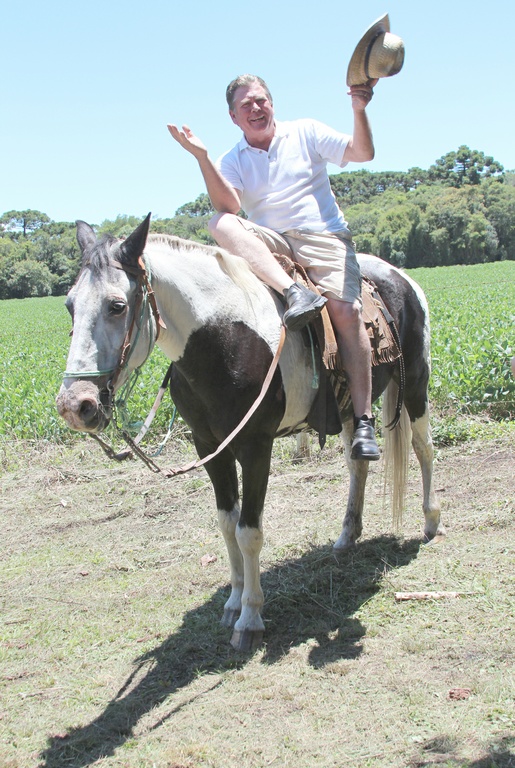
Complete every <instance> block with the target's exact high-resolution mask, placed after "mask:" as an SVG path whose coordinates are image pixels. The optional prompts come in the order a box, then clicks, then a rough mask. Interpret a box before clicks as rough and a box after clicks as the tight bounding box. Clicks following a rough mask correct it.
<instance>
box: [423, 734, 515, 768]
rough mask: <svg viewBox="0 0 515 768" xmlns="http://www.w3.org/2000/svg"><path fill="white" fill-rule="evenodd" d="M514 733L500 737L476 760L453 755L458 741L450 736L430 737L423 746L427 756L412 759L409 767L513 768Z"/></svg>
mask: <svg viewBox="0 0 515 768" xmlns="http://www.w3.org/2000/svg"><path fill="white" fill-rule="evenodd" d="M514 746H515V734H512V735H510V736H504V737H500V738H499V740H498V741H497V742H495V743H494V744H492V745H491V746H490V748H489V749H488V754H485V755H484V756H483V757H479V758H478V759H477V760H476V759H474V760H466V759H465V760H463V759H461V758H458V757H454V756H453V753H455V752H456V751H457V750H458V748H459V744H458V742H457V741H456V740H455V739H454V738H453V737H450V736H440V737H437V738H436V739H431V740H430V741H428V742H427V743H426V744H424V746H423V750H424V752H425V753H426V755H427V757H425V758H422V759H414V760H412V761H411V762H410V764H409V768H431V766H437V765H438V766H439V767H440V768H515V752H514V750H513V748H514Z"/></svg>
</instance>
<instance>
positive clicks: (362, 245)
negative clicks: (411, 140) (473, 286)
mask: <svg viewBox="0 0 515 768" xmlns="http://www.w3.org/2000/svg"><path fill="white" fill-rule="evenodd" d="M330 179H331V187H332V190H333V193H334V195H335V197H336V199H337V200H338V203H339V205H340V207H341V208H342V210H343V211H344V215H345V218H346V219H347V220H348V222H349V226H350V229H351V232H352V234H353V237H354V239H355V241H356V246H357V249H358V250H359V251H361V252H364V253H373V254H375V255H376V256H380V257H381V258H383V259H385V260H386V261H389V262H390V263H392V264H395V265H396V266H399V267H433V266H447V265H451V264H479V263H484V262H488V261H499V260H502V259H515V172H514V171H505V170H504V168H503V166H502V165H501V164H500V163H499V162H497V161H496V160H494V159H493V158H492V157H489V156H486V155H485V154H484V153H483V152H480V151H478V150H470V149H469V148H468V147H466V146H461V147H459V148H458V150H457V151H455V152H449V153H447V154H446V155H444V156H443V157H441V158H440V159H439V160H437V161H436V162H435V163H434V164H433V165H432V166H430V168H429V169H427V170H422V169H421V168H411V169H409V170H408V171H407V172H403V171H399V172H394V171H390V172H371V171H367V170H359V171H353V172H350V173H349V172H344V173H340V174H337V175H334V176H331V177H330ZM213 213H214V211H213V208H212V206H211V201H210V200H209V197H208V196H207V195H206V194H205V193H203V194H201V195H199V196H198V197H197V199H196V200H194V201H193V202H190V203H186V204H185V205H183V206H181V207H180V208H179V209H178V210H177V211H176V212H175V215H174V216H173V217H171V218H168V219H154V220H153V221H152V224H151V231H152V232H159V233H168V234H172V235H176V236H178V237H183V238H186V239H191V240H197V241H200V242H204V243H211V242H212V241H211V239H210V235H209V233H208V230H207V223H208V221H209V218H210V217H211V216H212V215H213ZM141 220H142V219H141V218H138V217H135V216H118V217H117V218H116V219H115V220H114V221H109V220H106V221H104V222H103V223H102V224H101V225H100V226H98V227H96V230H97V232H98V234H112V235H114V236H116V237H124V236H127V235H128V234H129V233H130V232H132V230H133V229H134V228H135V227H136V226H137V225H138V224H139V223H140V222H141ZM79 268H80V253H79V248H78V246H77V242H76V238H75V224H74V223H70V222H55V221H52V220H51V219H50V218H49V217H48V216H47V215H46V214H44V213H41V212H40V211H34V210H26V211H8V212H6V213H4V214H3V215H2V216H1V217H0V299H7V298H25V297H28V296H49V295H61V294H65V293H66V292H67V291H68V289H69V288H70V286H71V285H72V284H73V282H74V280H75V277H76V275H77V273H78V270H79Z"/></svg>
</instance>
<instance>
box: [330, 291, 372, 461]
mask: <svg viewBox="0 0 515 768" xmlns="http://www.w3.org/2000/svg"><path fill="white" fill-rule="evenodd" d="M327 309H328V311H329V315H330V317H331V320H332V322H333V326H334V329H335V332H336V339H337V342H338V350H339V352H340V356H341V358H342V362H343V365H344V368H345V371H346V373H347V376H348V379H349V389H350V395H351V400H352V407H353V409H354V439H353V443H352V454H351V456H352V458H356V459H368V460H371V461H374V460H376V459H378V458H379V449H378V448H377V443H376V440H375V434H374V421H373V419H372V372H371V353H370V341H369V338H368V334H367V331H366V328H365V324H364V322H363V317H362V314H361V308H360V306H359V304H358V302H355V303H354V304H351V303H350V302H347V301H338V300H337V299H331V298H329V300H328V302H327ZM363 417H365V418H363Z"/></svg>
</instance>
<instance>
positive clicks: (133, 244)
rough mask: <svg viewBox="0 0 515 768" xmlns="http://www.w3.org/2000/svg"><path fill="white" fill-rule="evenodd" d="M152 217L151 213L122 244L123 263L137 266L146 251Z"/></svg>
mask: <svg viewBox="0 0 515 768" xmlns="http://www.w3.org/2000/svg"><path fill="white" fill-rule="evenodd" d="M150 216H151V214H150V213H149V214H148V216H147V217H146V218H144V219H143V221H142V222H141V224H140V225H139V226H138V227H137V228H136V229H135V230H134V232H133V233H132V234H131V235H129V237H128V238H127V239H126V240H124V241H123V243H122V244H121V246H120V251H121V254H122V261H124V262H128V263H131V264H135V263H136V262H137V260H138V259H139V257H140V256H141V254H142V253H143V251H144V250H145V245H146V242H147V236H148V231H149V228H150Z"/></svg>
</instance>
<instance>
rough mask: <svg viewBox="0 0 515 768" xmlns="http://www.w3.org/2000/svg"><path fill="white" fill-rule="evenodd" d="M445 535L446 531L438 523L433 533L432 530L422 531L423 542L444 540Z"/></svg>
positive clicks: (435, 542)
mask: <svg viewBox="0 0 515 768" xmlns="http://www.w3.org/2000/svg"><path fill="white" fill-rule="evenodd" d="M446 536H447V531H446V530H445V528H444V526H443V525H442V524H441V523H439V525H438V528H437V529H436V531H435V532H434V533H433V532H432V531H428V530H425V531H424V544H438V542H439V541H444V540H445V537H446Z"/></svg>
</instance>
